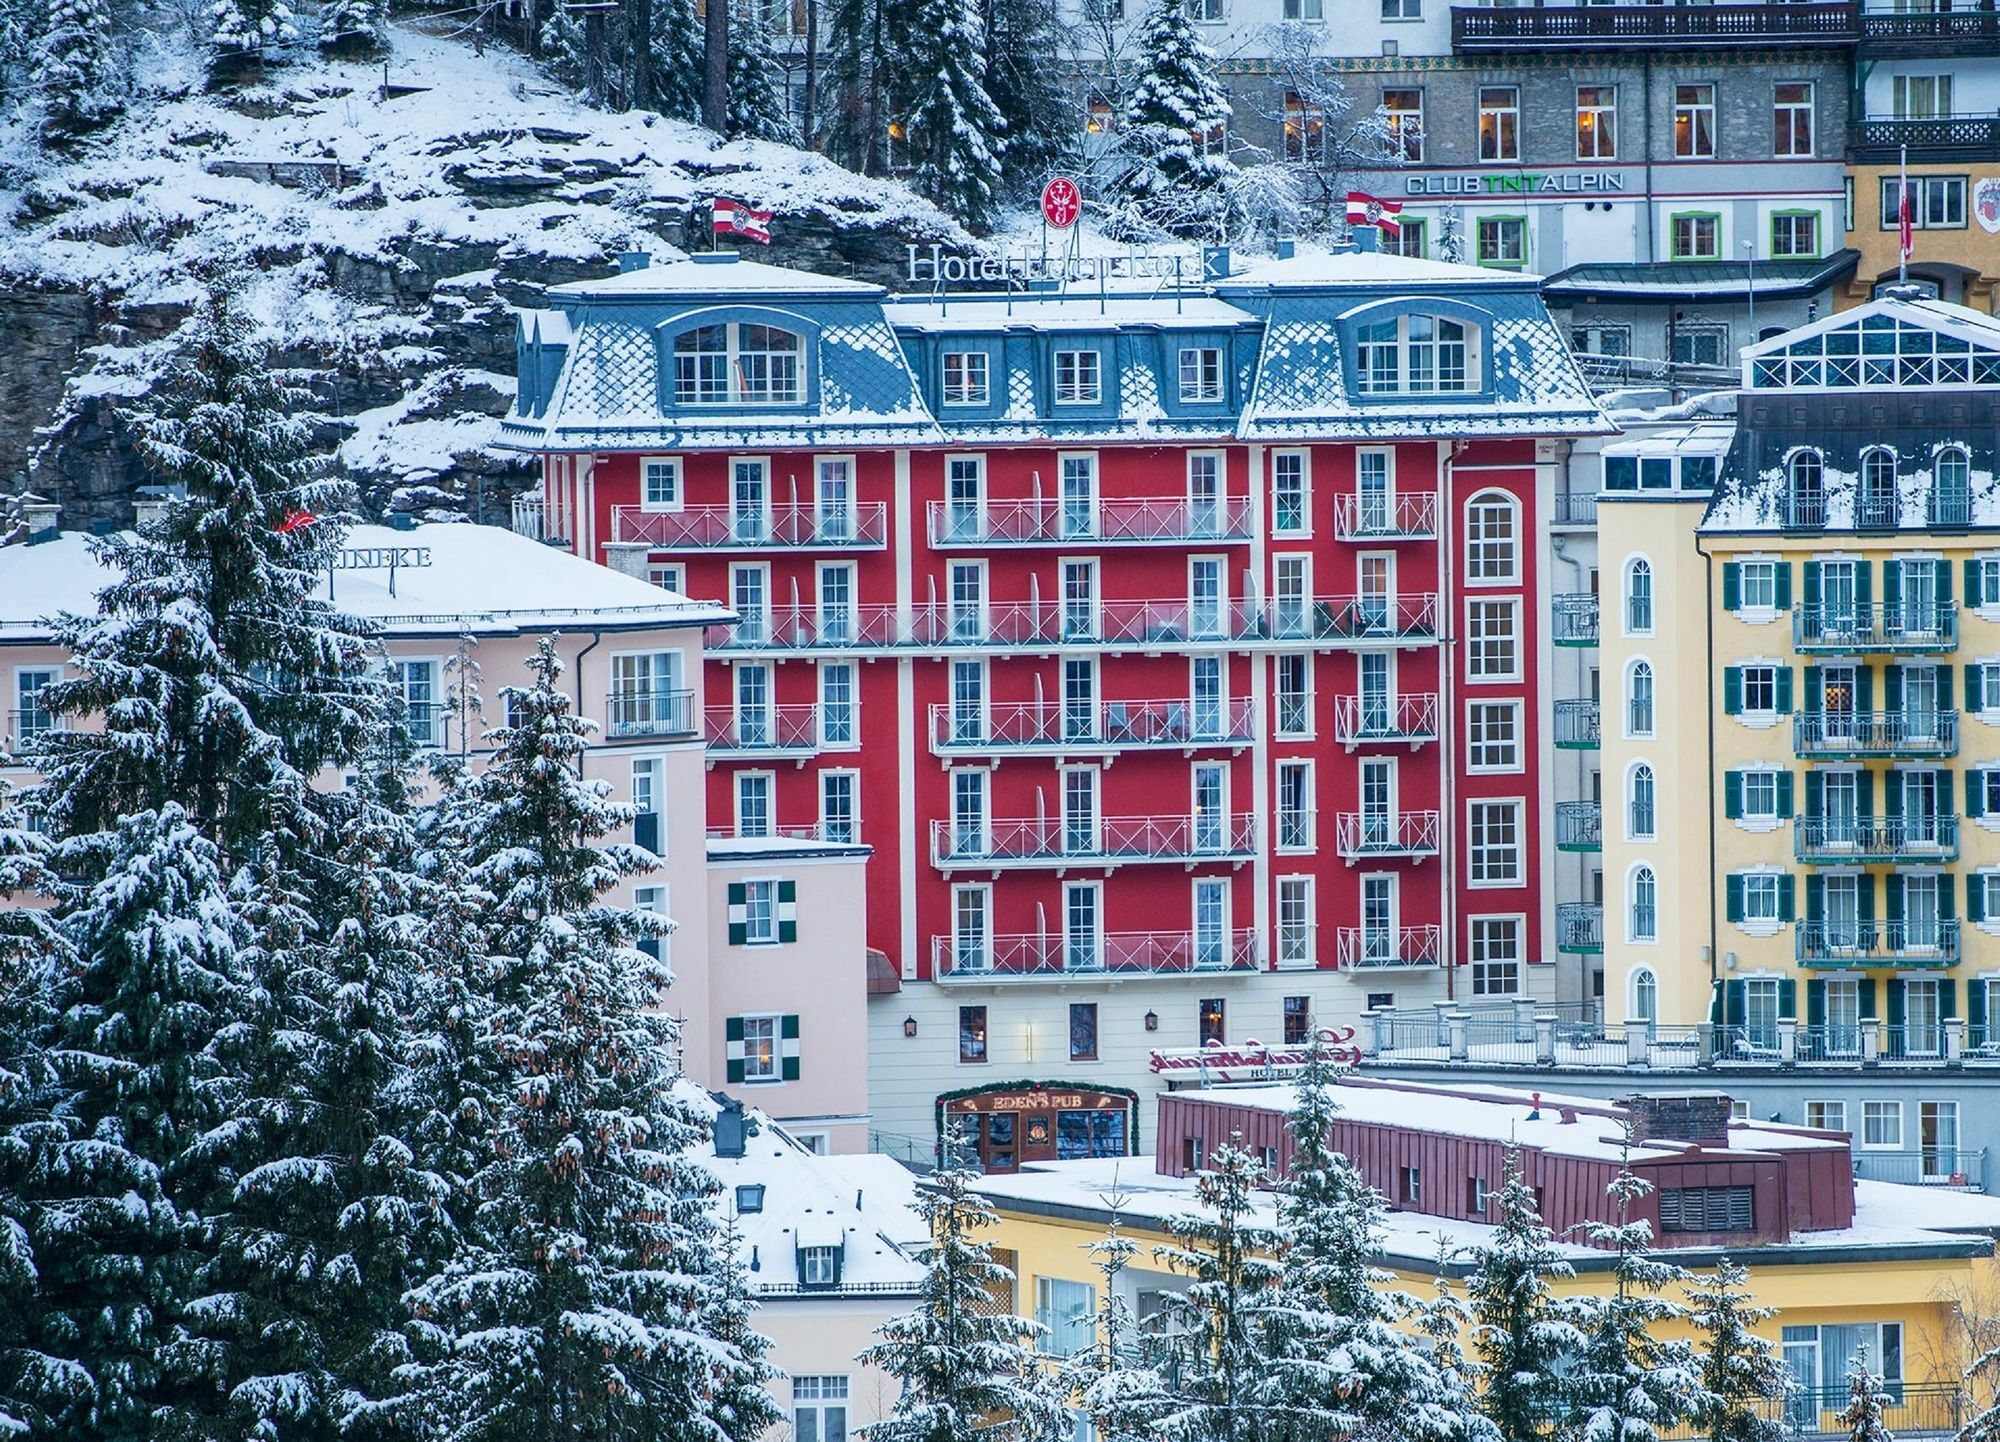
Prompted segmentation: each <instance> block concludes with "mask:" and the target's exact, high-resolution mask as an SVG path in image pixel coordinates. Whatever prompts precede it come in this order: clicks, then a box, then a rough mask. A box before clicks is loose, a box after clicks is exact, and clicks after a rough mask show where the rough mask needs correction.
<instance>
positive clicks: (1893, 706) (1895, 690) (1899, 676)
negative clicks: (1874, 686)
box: [1882, 665, 1903, 713]
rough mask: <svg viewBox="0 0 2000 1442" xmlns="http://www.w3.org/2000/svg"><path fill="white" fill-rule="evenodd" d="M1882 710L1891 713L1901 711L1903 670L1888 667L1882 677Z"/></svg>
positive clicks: (1900, 667) (1897, 666) (1898, 666)
mask: <svg viewBox="0 0 2000 1442" xmlns="http://www.w3.org/2000/svg"><path fill="white" fill-rule="evenodd" d="M1882 681H1883V685H1882V709H1883V710H1885V711H1888V712H1891V713H1894V712H1897V711H1900V710H1902V709H1903V668H1902V666H1900V665H1895V666H1891V667H1889V669H1888V670H1887V671H1885V672H1884V673H1883V675H1882Z"/></svg>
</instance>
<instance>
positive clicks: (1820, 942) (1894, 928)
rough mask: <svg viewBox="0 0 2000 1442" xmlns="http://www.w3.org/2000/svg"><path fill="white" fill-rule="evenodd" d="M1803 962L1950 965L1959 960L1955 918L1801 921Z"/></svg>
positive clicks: (1799, 951)
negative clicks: (1945, 919) (1944, 919)
mask: <svg viewBox="0 0 2000 1442" xmlns="http://www.w3.org/2000/svg"><path fill="white" fill-rule="evenodd" d="M1798 933H1799V934H1798V941H1797V945H1796V955H1797V959H1798V963H1799V965H1800V966H1813V967H1877V966H1890V965H1894V966H1950V965H1951V964H1952V963H1954V962H1956V961H1957V960H1958V954H1959V953H1958V923H1957V922H1956V921H1802V922H1800V923H1799V927H1798Z"/></svg>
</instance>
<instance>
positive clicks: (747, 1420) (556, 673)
mask: <svg viewBox="0 0 2000 1442" xmlns="http://www.w3.org/2000/svg"><path fill="white" fill-rule="evenodd" d="M529 670H530V679H529V684H528V685H526V686H523V687H510V688H508V689H507V691H506V692H505V693H504V694H505V695H506V697H507V703H508V709H509V724H508V725H506V726H503V727H501V728H499V729H498V730H496V731H495V732H494V733H493V735H492V743H493V747H494V750H493V754H492V757H491V759H490V761H489V763H488V766H487V769H486V771H485V772H484V773H483V774H481V775H480V776H478V777H477V778H475V779H474V780H472V781H471V782H470V783H469V786H468V804H470V805H471V806H473V807H476V808H477V811H478V814H477V815H476V816H474V817H473V818H472V820H471V825H472V830H471V832H470V836H471V841H472V844H473V846H474V848H475V851H474V865H473V867H472V871H471V876H472V879H473V880H474V881H475V882H476V883H477V884H478V885H479V886H481V887H482V888H484V889H485V890H486V891H487V892H488V893H489V894H491V895H492V897H493V898H494V901H493V904H492V907H491V908H490V915H489V922H490V930H489V931H488V933H487V937H488V940H487V944H488V945H489V946H490V947H491V949H492V952H493V953H494V957H495V961H494V970H495V977H494V980H493V982H492V985H491V988H490V989H491V993H492V996H493V1000H494V1006H495V1011H494V1014H493V1015H492V1017H491V1018H490V1019H489V1021H488V1022H487V1023H486V1027H485V1032H486V1034H485V1036H484V1038H483V1043H482V1044H483V1049H484V1050H485V1052H486V1054H487V1055H488V1056H490V1057H491V1058H492V1060H493V1063H494V1064H495V1065H496V1066H497V1067H498V1068H499V1080H500V1081H501V1082H502V1083H503V1085H502V1087H501V1088H500V1091H499V1097H498V1101H497V1105H498V1106H499V1108H500V1111H499V1114H498V1115H497V1116H496V1117H495V1118H494V1125H495V1138H494V1149H493V1153H492V1156H491V1159H490V1160H488V1161H487V1163H486V1165H485V1166H484V1168H483V1169H482V1171H481V1172H480V1174H479V1175H478V1176H476V1177H475V1178H474V1179H473V1192H474V1195H475V1197H476V1198H477V1208H476V1211H475V1213H474V1216H473V1218H472V1225H471V1242H472V1245H471V1246H468V1247H462V1248H461V1249H460V1251H459V1254H458V1255H457V1256H456V1257H455V1258H454V1259H453V1262H452V1263H451V1265H449V1266H448V1267H446V1268H445V1269H443V1270H442V1271H440V1272H439V1273H437V1274H436V1275H433V1276H430V1277H427V1278H425V1279H424V1280H422V1281H421V1282H419V1283H418V1284H417V1285H416V1286H415V1287H413V1288H412V1289H411V1292H410V1296H409V1302H410V1305H411V1307H412V1310H413V1312H414V1314H415V1316H416V1319H417V1320H416V1328H415V1330H416V1332H417V1336H416V1338H415V1342H416V1347H417V1351H418V1354H419V1355H418V1359H417V1360H416V1361H415V1362H413V1363H412V1364H411V1365H410V1366H409V1367H407V1368H405V1369H404V1372H403V1377H402V1380H403V1382H404V1384H405V1386H406V1388H407V1389H408V1390H409V1391H410V1392H411V1393H413V1394H414V1395H413V1396H411V1397H409V1398H406V1399H405V1408H406V1410H410V1409H418V1410H425V1411H428V1412H430V1413H431V1414H432V1415H446V1416H450V1417H452V1419H453V1421H454V1425H455V1426H456V1428H457V1429H458V1430H457V1435H459V1436H462V1437H469V1438H508V1439H518V1442H541V1439H551V1442H552V1439H558V1438H562V1439H568V1438H574V1437H577V1436H607V1437H611V1436H615V1437H620V1438H630V1439H635V1442H647V1439H678V1438H702V1439H708V1442H728V1439H735V1438H749V1437H754V1436H756V1435H757V1434H758V1433H760V1432H761V1431H762V1430H763V1429H764V1427H766V1426H767V1425H769V1423H770V1422H771V1421H772V1420H774V1417H775V1414H773V1413H772V1412H770V1411H768V1410H765V1409H760V1408H757V1407H755V1406H752V1405H750V1399H751V1398H752V1396H753V1393H754V1392H755V1390H756V1388H757V1386H758V1384H759V1383H761V1382H762V1381H763V1379H764V1376H765V1375H766V1373H765V1369H764V1364H763V1363H761V1362H760V1361H758V1360H757V1359H756V1358H754V1357H751V1356H748V1355H746V1354H745V1352H744V1350H743V1349H742V1348H741V1347H739V1346H733V1345H730V1344H729V1343H727V1342H725V1341H724V1340H723V1339H722V1338H721V1337H719V1336H718V1335H716V1330H715V1329H716V1328H717V1327H718V1326H721V1325H724V1324H725V1322H726V1320H727V1319H726V1317H725V1315H724V1313H725V1312H726V1310H727V1309H726V1308H725V1309H723V1311H718V1310H717V1309H718V1307H719V1306H720V1305H721V1304H720V1301H719V1299H718V1296H717V1282H716V1279H717V1278H718V1277H719V1276H721V1275H722V1272H723V1261H722V1258H721V1256H720V1247H721V1238H720V1228H719V1225H718V1223H717V1222H716V1221H715V1219H714V1216H713V1213H712V1212H711V1211H710V1210H709V1206H708V1203H709V1199H710V1198H711V1197H712V1196H713V1195H714V1193H715V1191H716V1187H717V1184H716V1182H715V1180H714V1178H713V1176H711V1175H710V1174H709V1173H708V1172H707V1171H706V1170H705V1169H703V1168H702V1167H701V1166H700V1165H699V1163H698V1162H697V1161H696V1160H695V1159H694V1154H693V1147H694V1144H695V1142H696V1141H697V1140H698V1139H699V1138H700V1136H701V1135H702V1134H703V1127H702V1122H701V1118H700V1116H699V1114H698V1112H697V1111H696V1109H695V1108H694V1106H693V1105H692V1104H691V1103H690V1102H689V1101H688V1099H687V1098H685V1097H684V1096H682V1095H681V1094H680V1093H679V1092H677V1090H676V1088H675V1085H674V1075H673V1061H672V1056H673V1050H674V1043H675V1040H676V1037H677V1034H678V1032H677V1027H676V1024H675V1022H674V1020H673V1019H672V1018H671V1017H670V1016H668V1015H667V1014H666V1013H665V1012H664V1011H662V1010H661V1009H660V1008H659V1006H658V1003H659V1001H660V998H661V995H662V993H663V991H664V990H665V988H666V987H667V985H668V983H669V981H670V980H671V975H670V973H669V972H668V970H667V968H666V967H665V966H664V965H663V964H662V963H660V962H658V961H655V960H653V959H652V958H651V957H649V956H647V955H646V954H645V953H644V952H642V951H640V950H639V949H638V942H639V941H640V940H641V939H642V938H643V937H645V936H650V935H659V934H663V933H664V932H665V931H666V930H667V929H668V923H667V922H666V921H665V920H664V919H663V918H657V917H653V916H651V915H650V914H648V913H645V912H640V911H635V910H633V909H632V908H630V907H627V906H622V905H614V904H611V903H610V902H608V901H606V900H605V895H604V894H605V893H606V892H607V891H608V890H609V889H610V888H611V887H612V886H614V885H615V884H617V883H618V882H619V881H620V880H621V879H623V878H625V877H628V876H631V875H635V874H637V873H640V872H642V871H644V870H646V869H647V868H648V867H650V866H651V865H652V861H651V858H650V857H649V856H648V855H647V854H646V853H644V852H642V851H640V850H639V849H638V848H637V847H634V846H631V845H627V844H620V843H613V842H610V841H609V839H608V838H609V837H610V836H611V835H612V834H613V833H614V832H616V831H619V830H622V829H624V828H628V827H629V826H630V825H631V821H632V811H631V808H630V807H628V806H621V805H618V804H616V803H613V802H611V801H609V800H607V799H606V795H605V790H606V788H605V787H604V786H603V784H602V783H601V782H591V781H585V780H584V779H582V777H581V776H580V774H579V772H580V765H581V761H582V757H583V752H584V748H585V746H586V745H587V743H588V737H589V732H590V729H591V726H590V723H589V722H587V721H585V720H583V719H581V718H579V717H577V716H576V715H575V714H574V713H573V712H572V710H571V707H570V702H569V698H568V697H567V696H566V695H565V694H564V693H563V692H562V690H561V689H560V688H559V686H558V684H557V683H558V680H559V678H560V676H561V672H562V663H561V661H560V660H559V659H558V658H557V656H556V652H555V648H554V646H553V644H552V643H551V642H550V641H548V640H544V641H543V642H542V643H541V645H540V647H539V648H538V649H537V651H536V653H535V655H534V657H533V658H532V660H531V662H530V666H529ZM718 1399H728V1400H727V1403H726V1405H727V1408H728V1410H729V1414H730V1415H727V1416H725V1415H723V1413H722V1408H723V1406H724V1405H725V1404H724V1403H723V1402H721V1401H719V1400H718Z"/></svg>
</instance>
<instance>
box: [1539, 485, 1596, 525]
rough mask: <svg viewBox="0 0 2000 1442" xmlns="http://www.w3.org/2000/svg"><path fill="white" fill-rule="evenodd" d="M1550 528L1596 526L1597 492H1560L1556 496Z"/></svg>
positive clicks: (1550, 518)
mask: <svg viewBox="0 0 2000 1442" xmlns="http://www.w3.org/2000/svg"><path fill="white" fill-rule="evenodd" d="M1549 524H1550V525H1552V526H1594V525H1596V524H1597V492H1595V491H1561V492H1558V493H1557V495H1556V505H1555V513H1554V514H1553V515H1551V516H1550V517H1549Z"/></svg>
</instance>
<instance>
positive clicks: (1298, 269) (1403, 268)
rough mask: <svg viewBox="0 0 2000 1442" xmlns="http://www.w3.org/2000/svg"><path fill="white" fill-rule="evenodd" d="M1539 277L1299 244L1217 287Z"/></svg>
mask: <svg viewBox="0 0 2000 1442" xmlns="http://www.w3.org/2000/svg"><path fill="white" fill-rule="evenodd" d="M1540 279H1541V277H1540V276H1535V275H1526V274H1523V273H1522V272H1520V271H1512V270H1494V269H1491V268H1489V267H1485V266H1477V265H1457V264H1454V263H1452V262H1451V261H1445V260H1419V259H1417V258H1416V257H1414V256H1407V255H1392V254H1391V253H1389V252H1388V251H1385V250H1377V251H1366V250H1348V251H1328V250H1320V249H1317V248H1315V247H1312V246H1303V245H1302V246H1300V247H1298V249H1297V250H1295V251H1294V252H1293V253H1292V254H1291V255H1289V256H1286V257H1284V258H1282V259H1278V260H1264V261H1257V262H1255V263H1253V264H1251V265H1247V266H1245V267H1244V268H1243V269H1242V270H1239V271H1236V272H1234V273H1232V274H1231V275H1230V277H1229V279H1228V280H1226V281H1223V282H1221V283H1220V284H1219V285H1218V286H1217V289H1218V290H1219V291H1220V292H1221V293H1222V294H1224V295H1227V294H1229V293H1230V292H1231V291H1233V290H1235V289H1236V288H1238V287H1239V286H1243V287H1251V288H1255V289H1260V290H1262V289H1271V290H1276V289H1283V288H1286V287H1291V286H1313V287H1318V286H1329V285H1334V286H1346V285H1410V284H1427V283H1436V282H1444V283H1447V284H1451V285H1480V284H1487V285H1519V284H1521V283H1523V282H1527V283H1530V284H1532V283H1534V282H1536V281H1539V280H1540Z"/></svg>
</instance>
